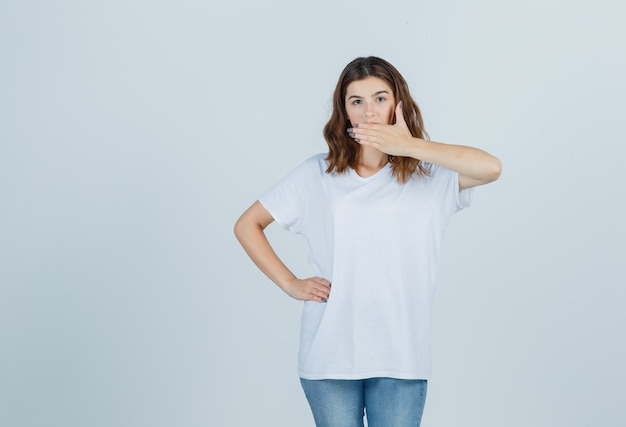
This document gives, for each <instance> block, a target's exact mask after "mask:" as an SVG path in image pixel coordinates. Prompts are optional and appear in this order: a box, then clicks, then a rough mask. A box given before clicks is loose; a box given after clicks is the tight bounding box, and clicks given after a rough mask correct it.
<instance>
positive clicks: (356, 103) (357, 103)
mask: <svg viewBox="0 0 626 427" xmlns="http://www.w3.org/2000/svg"><path fill="white" fill-rule="evenodd" d="M360 103H361V100H360V99H355V100H354V101H352V105H359V104H360Z"/></svg>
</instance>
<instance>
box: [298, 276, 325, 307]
mask: <svg viewBox="0 0 626 427" xmlns="http://www.w3.org/2000/svg"><path fill="white" fill-rule="evenodd" d="M330 287H331V285H330V282H329V281H328V280H326V279H322V278H320V277H311V278H308V279H305V280H303V281H302V284H301V289H300V290H301V292H302V294H301V296H302V299H303V300H305V301H317V302H327V301H328V297H329V296H330Z"/></svg>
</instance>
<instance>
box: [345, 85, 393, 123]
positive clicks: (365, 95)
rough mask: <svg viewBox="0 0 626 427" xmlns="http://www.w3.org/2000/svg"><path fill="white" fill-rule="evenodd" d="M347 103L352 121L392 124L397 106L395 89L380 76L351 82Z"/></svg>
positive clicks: (347, 110) (347, 92)
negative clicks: (394, 94)
mask: <svg viewBox="0 0 626 427" xmlns="http://www.w3.org/2000/svg"><path fill="white" fill-rule="evenodd" d="M345 103H346V113H347V114H348V118H349V119H350V123H379V124H391V122H392V120H393V113H394V111H395V108H396V100H395V97H394V96H393V91H392V90H391V88H390V87H389V85H387V83H385V81H384V80H382V79H379V78H378V77H366V78H365V79H363V80H357V81H354V82H352V83H350V84H349V85H348V87H347V88H346V99H345Z"/></svg>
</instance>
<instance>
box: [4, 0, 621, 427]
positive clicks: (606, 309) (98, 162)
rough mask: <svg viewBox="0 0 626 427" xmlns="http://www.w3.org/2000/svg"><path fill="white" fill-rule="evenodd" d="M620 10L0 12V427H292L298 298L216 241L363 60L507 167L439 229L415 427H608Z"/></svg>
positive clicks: (348, 6)
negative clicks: (425, 389)
mask: <svg viewBox="0 0 626 427" xmlns="http://www.w3.org/2000/svg"><path fill="white" fill-rule="evenodd" d="M623 9H624V7H623V6H622V5H621V3H620V2H618V1H594V2H591V1H582V0H574V1H564V0H562V1H560V0H542V1H539V0H537V1H524V2H521V1H518V0H504V1H501V0H484V1H472V2H470V1H461V0H451V1H446V2H434V1H433V2H426V1H397V0H394V1H388V2H384V4H383V2H374V1H370V0H361V1H356V0H349V1H330V0H328V1H319V2H303V1H298V0H295V1H294V0H289V1H288V0H280V1H271V2H260V1H252V0H246V1H243V2H223V3H221V4H215V3H214V2H207V1H199V0H196V1H194V0H177V1H172V0H170V1H165V0H156V1H154V0H153V1H147V0H146V1H140V0H124V1H121V0H107V1H104V0H102V1H90V2H84V1H70V0H60V1H56V2H49V1H43V0H42V1H36V0H30V1H29V0H4V1H2V2H1V3H0V203H1V209H0V425H3V426H11V427H17V426H19V427H26V426H28V427H30V426H33V427H34V426H37V427H40V426H50V427H51V426H63V427H68V426H90V427H98V426H107V427H109V426H129V427H130V426H133V427H135V426H152V427H160V426H174V425H176V426H190V427H191V426H209V425H210V426H247V425H275V426H312V425H313V422H312V419H311V417H310V415H309V410H308V406H307V404H306V401H305V399H304V396H303V394H302V392H301V390H300V386H299V383H298V379H297V372H296V352H297V339H298V322H299V310H300V303H299V302H296V301H293V300H290V299H289V298H288V297H287V296H285V295H283V294H282V293H281V292H280V291H279V290H278V289H277V288H276V287H275V286H274V285H272V284H271V283H270V282H269V281H268V280H267V279H266V278H265V277H264V276H262V275H261V273H259V272H258V271H257V270H256V269H255V267H254V266H253V265H252V263H251V262H250V261H249V260H248V259H247V258H246V256H245V254H244V253H243V251H242V250H241V249H240V248H239V247H238V245H237V244H236V241H235V239H234V237H233V235H232V226H233V223H234V221H235V220H236V218H237V217H238V215H239V214H240V213H241V212H242V211H243V210H244V209H245V208H246V207H247V206H248V205H249V204H250V203H252V202H253V201H254V200H255V198H256V197H257V196H258V195H259V194H260V193H262V192H263V191H265V190H266V189H267V188H268V187H269V186H270V185H272V184H273V183H274V182H275V181H276V180H277V179H279V178H280V177H281V176H283V175H284V174H285V173H286V172H287V171H289V170H290V169H291V168H293V167H294V166H296V165H297V164H298V163H299V162H300V161H302V160H303V159H304V158H306V157H308V156H310V155H312V154H314V153H316V152H320V151H323V150H324V149H325V144H324V142H323V140H322V137H321V128H322V126H323V125H324V123H325V120H326V119H327V117H328V114H329V111H330V99H331V95H332V90H333V88H334V85H335V84H336V79H337V77H338V75H339V72H340V71H341V69H342V68H343V66H344V65H345V64H346V63H347V62H349V61H350V60H352V59H353V58H354V57H356V56H360V55H370V54H373V55H378V56H381V57H383V58H386V59H387V60H389V61H390V62H392V63H393V64H394V65H396V66H397V68H398V69H399V70H400V71H401V72H402V73H403V74H404V75H405V77H406V78H407V80H408V81H409V84H410V86H411V88H412V93H413V95H414V97H415V98H416V99H417V101H418V103H419V104H420V106H421V108H422V110H423V113H424V118H425V121H426V127H427V130H428V131H429V133H430V135H431V137H432V139H433V140H436V141H443V142H449V143H457V144H466V145H473V146H478V147H481V148H484V149H485V150H487V151H489V152H492V153H493V154H495V155H497V156H499V157H500V158H501V159H502V162H503V164H504V173H503V175H502V178H501V180H500V181H498V182H496V183H494V184H492V185H490V186H487V187H484V188H479V189H477V191H476V195H475V196H476V197H475V202H474V206H473V207H472V208H471V209H469V210H468V211H466V212H463V213H461V214H459V215H457V216H456V217H455V218H454V219H453V221H452V224H451V226H450V228H449V232H448V235H447V236H446V241H445V244H444V253H443V263H442V266H441V275H440V280H439V285H438V286H439V290H438V295H437V300H436V304H435V318H434V322H433V323H434V324H433V335H434V338H433V344H434V349H433V357H434V373H433V378H432V381H431V384H430V389H429V397H428V402H427V408H426V413H425V416H424V423H423V424H424V425H425V426H428V427H437V426H441V427H444V426H445V427H449V426H465V427H472V426H480V427H485V426H497V427H501V426H507V427H518V426H519V427H522V426H524V427H525V426H529V425H532V426H535V427H544V426H545V427H553V426H572V427H573V426H580V427H583V426H584V427H587V426H591V425H602V426H621V425H624V422H625V420H626V417H625V416H624V415H623V408H622V406H623V403H622V401H623V396H624V395H626V388H625V386H624V384H626V376H625V372H626V370H625V369H624V366H623V361H624V360H626V343H625V339H624V336H625V335H624V332H623V328H624V324H625V321H626V315H625V314H624V310H623V301H624V300H625V298H626V291H625V290H624V282H625V281H624V278H623V263H624V259H625V256H624V255H625V254H626V251H625V248H624V246H625V241H626V233H625V227H624V218H626V212H625V208H624V203H623V200H622V199H623V196H624V190H623V184H622V182H623V180H624V173H623V170H622V166H623V164H624V159H625V154H626V149H625V148H624V144H625V142H626V141H625V137H624V130H623V125H622V124H623V117H624V115H625V114H624V113H625V107H624V99H626V88H625V83H624V75H626V59H625V56H624V50H623V48H624V42H625V40H626V32H625V31H624V30H623V26H622V22H621V21H622V18H623V16H624V10H623ZM269 234H270V237H271V238H272V241H273V242H275V245H276V248H277V250H278V251H279V253H280V254H281V255H282V256H284V258H285V260H286V262H287V263H288V264H289V265H290V266H291V267H292V268H293V269H294V270H295V271H296V272H297V273H299V274H307V273H308V267H307V266H306V262H305V259H304V246H303V243H302V241H300V240H299V239H298V238H296V237H294V236H291V235H288V234H287V233H285V232H283V231H282V230H280V229H279V228H278V227H276V226H272V227H270V229H269Z"/></svg>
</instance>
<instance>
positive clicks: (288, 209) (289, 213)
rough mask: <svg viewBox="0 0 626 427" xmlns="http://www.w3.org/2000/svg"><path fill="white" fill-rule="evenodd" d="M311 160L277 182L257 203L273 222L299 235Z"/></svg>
mask: <svg viewBox="0 0 626 427" xmlns="http://www.w3.org/2000/svg"><path fill="white" fill-rule="evenodd" d="M310 166H311V159H309V160H307V161H305V162H303V163H302V164H300V165H299V166H297V167H296V168H295V169H294V170H292V171H291V172H289V174H287V175H286V176H285V177H284V178H282V179H281V180H280V181H278V182H277V183H276V184H275V185H274V186H273V187H271V188H270V189H269V190H268V191H267V192H266V193H264V194H263V195H262V196H261V197H259V202H260V203H261V204H262V205H263V207H264V208H265V209H267V211H268V212H269V213H270V215H272V217H273V218H274V220H275V221H276V222H277V223H278V224H279V225H280V226H281V227H283V228H285V229H286V230H288V231H290V232H292V233H300V232H301V231H302V224H303V222H304V218H305V215H306V211H307V205H308V197H307V194H308V191H307V189H308V188H309V186H310V180H311V170H312V168H311V167H310Z"/></svg>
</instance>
